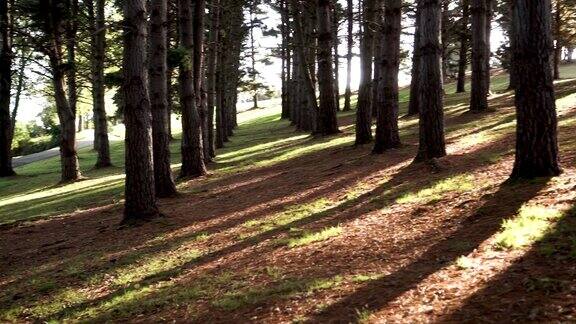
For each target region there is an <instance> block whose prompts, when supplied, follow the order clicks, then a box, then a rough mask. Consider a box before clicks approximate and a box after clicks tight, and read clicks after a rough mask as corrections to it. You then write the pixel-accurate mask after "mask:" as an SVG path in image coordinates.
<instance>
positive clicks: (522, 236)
mask: <svg viewBox="0 0 576 324" xmlns="http://www.w3.org/2000/svg"><path fill="white" fill-rule="evenodd" d="M562 216H563V214H562V212H561V211H559V210H557V209H555V208H549V207H546V206H524V207H522V208H521V209H520V212H519V213H518V215H517V216H516V217H514V218H513V219H509V220H505V221H504V223H503V224H502V230H501V232H500V233H498V235H497V236H496V238H495V242H494V245H495V246H496V247H497V248H499V249H518V248H522V247H525V246H529V245H532V244H533V243H534V242H536V241H538V240H540V239H542V238H543V237H544V236H545V235H546V234H547V233H549V231H550V229H551V228H553V226H554V223H555V222H556V221H557V220H559V219H560V218H561V217H562Z"/></svg>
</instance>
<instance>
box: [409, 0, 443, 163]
mask: <svg viewBox="0 0 576 324" xmlns="http://www.w3.org/2000/svg"><path fill="white" fill-rule="evenodd" d="M419 1H420V8H419V9H421V19H420V26H419V31H420V33H421V36H420V42H419V45H418V47H419V48H420V54H421V59H420V73H421V74H420V77H419V81H420V86H419V96H420V97H419V99H418V101H419V104H420V109H419V110H420V146H419V147H418V155H417V156H416V161H426V160H430V159H434V158H439V157H443V156H445V155H446V144H445V139H444V111H443V104H442V97H443V94H444V91H443V85H442V56H441V53H442V47H441V44H440V30H441V23H442V22H441V17H442V15H441V14H442V9H441V6H440V3H441V1H440V0H419Z"/></svg>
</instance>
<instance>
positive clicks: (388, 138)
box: [373, 0, 402, 153]
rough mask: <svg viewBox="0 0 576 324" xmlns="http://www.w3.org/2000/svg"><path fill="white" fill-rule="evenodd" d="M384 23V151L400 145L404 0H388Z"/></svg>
mask: <svg viewBox="0 0 576 324" xmlns="http://www.w3.org/2000/svg"><path fill="white" fill-rule="evenodd" d="M384 12H385V13H384V26H383V28H382V29H383V33H382V34H383V35H381V36H379V37H382V41H381V42H380V44H381V46H380V49H379V51H380V54H379V55H378V57H379V58H380V59H379V60H378V61H377V65H376V68H377V69H380V71H381V72H380V75H381V78H380V81H379V84H378V89H379V90H378V96H377V98H376V102H377V103H378V104H377V107H378V114H377V118H378V119H377V127H376V141H375V142H376V143H375V146H374V150H373V152H374V153H384V152H385V151H386V150H388V149H392V148H397V147H399V146H400V134H399V131H398V72H399V70H400V33H401V31H402V0H386V1H385V11H384Z"/></svg>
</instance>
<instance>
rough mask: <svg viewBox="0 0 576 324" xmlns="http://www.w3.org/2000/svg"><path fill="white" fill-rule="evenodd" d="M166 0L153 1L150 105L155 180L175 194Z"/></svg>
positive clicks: (161, 191) (159, 190)
mask: <svg viewBox="0 0 576 324" xmlns="http://www.w3.org/2000/svg"><path fill="white" fill-rule="evenodd" d="M166 20H167V3H166V0H155V1H152V2H151V3H150V37H149V40H150V56H149V57H150V69H149V75H150V87H149V92H150V106H151V111H152V143H153V159H154V183H155V187H154V188H155V191H156V196H157V197H161V198H164V197H172V196H174V195H176V184H175V183H174V179H173V178H172V167H171V163H170V134H169V133H168V118H167V117H168V114H167V113H166V110H167V107H168V103H167V100H166V98H167V97H168V96H167V92H168V89H167V88H166V75H167V74H166V70H167V62H168V60H167V48H166V26H167V24H166Z"/></svg>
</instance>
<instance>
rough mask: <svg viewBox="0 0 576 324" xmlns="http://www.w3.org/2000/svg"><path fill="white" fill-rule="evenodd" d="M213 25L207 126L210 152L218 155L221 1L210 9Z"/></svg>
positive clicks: (208, 81) (209, 57)
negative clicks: (215, 131)
mask: <svg viewBox="0 0 576 324" xmlns="http://www.w3.org/2000/svg"><path fill="white" fill-rule="evenodd" d="M210 16H211V26H210V44H209V46H210V49H209V52H208V55H209V56H208V66H207V78H206V82H207V83H208V86H207V90H208V93H207V98H206V106H207V110H208V112H207V128H208V152H209V154H210V157H215V156H216V149H215V146H214V145H215V138H214V110H215V108H216V107H215V106H216V64H217V58H218V48H219V46H218V43H219V29H220V1H219V0H216V1H214V2H212V6H211V9H210Z"/></svg>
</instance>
